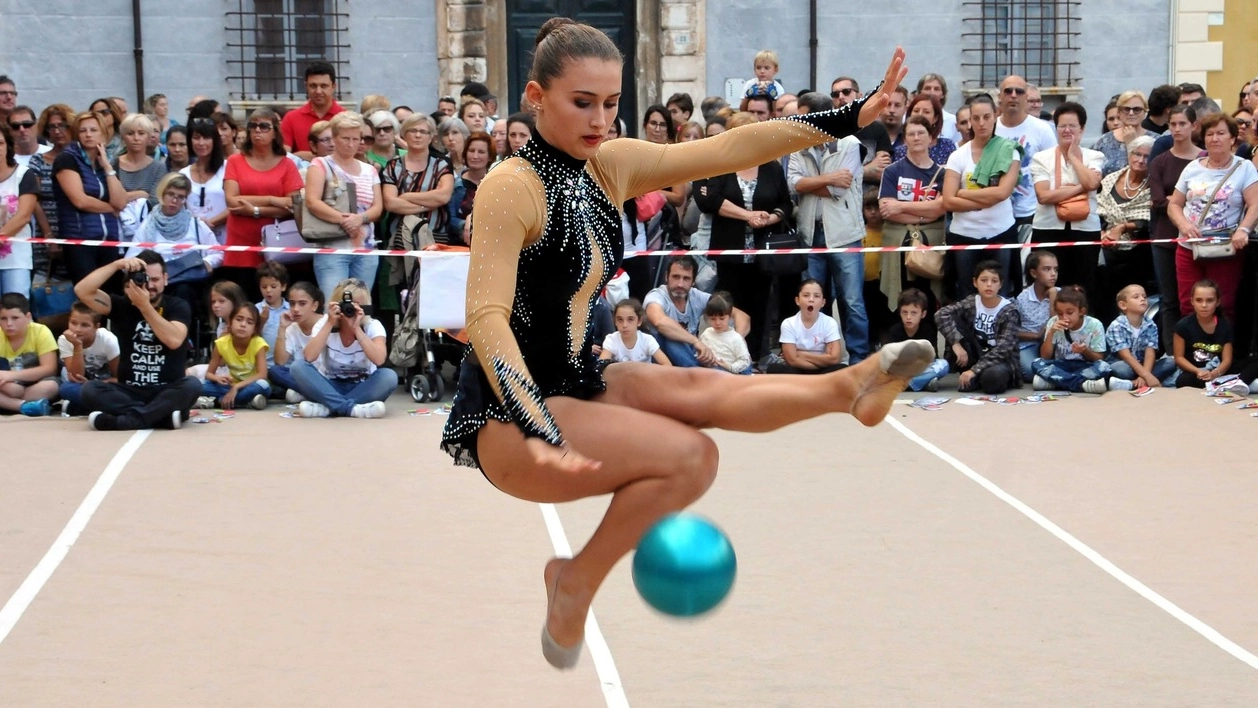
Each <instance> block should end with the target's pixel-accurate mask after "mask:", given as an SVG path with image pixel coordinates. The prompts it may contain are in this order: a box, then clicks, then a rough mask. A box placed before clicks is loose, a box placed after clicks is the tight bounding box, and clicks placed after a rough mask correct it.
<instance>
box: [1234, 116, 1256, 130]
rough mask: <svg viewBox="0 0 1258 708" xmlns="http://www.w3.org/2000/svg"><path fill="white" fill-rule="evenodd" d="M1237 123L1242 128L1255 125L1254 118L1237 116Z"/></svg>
mask: <svg viewBox="0 0 1258 708" xmlns="http://www.w3.org/2000/svg"><path fill="white" fill-rule="evenodd" d="M1236 124H1237V125H1239V126H1240V127H1242V128H1248V127H1249V126H1251V125H1253V124H1254V122H1253V121H1252V120H1247V119H1245V118H1237V119H1236Z"/></svg>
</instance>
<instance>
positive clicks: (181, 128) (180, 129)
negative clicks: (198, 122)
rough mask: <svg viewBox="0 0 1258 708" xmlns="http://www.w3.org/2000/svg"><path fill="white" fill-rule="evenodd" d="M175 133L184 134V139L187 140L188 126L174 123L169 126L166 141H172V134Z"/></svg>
mask: <svg viewBox="0 0 1258 708" xmlns="http://www.w3.org/2000/svg"><path fill="white" fill-rule="evenodd" d="M175 133H178V134H180V135H182V136H183V139H184V140H187V139H188V126H186V125H172V126H170V127H169V128H167V129H166V142H170V136H172V135H174V134H175Z"/></svg>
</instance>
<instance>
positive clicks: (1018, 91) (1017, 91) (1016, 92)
mask: <svg viewBox="0 0 1258 708" xmlns="http://www.w3.org/2000/svg"><path fill="white" fill-rule="evenodd" d="M1000 92H1001V93H1003V94H1004V95H1006V96H1025V95H1026V89H1024V88H1019V87H1017V86H1007V87H1005V88H1003V89H1001V90H1000Z"/></svg>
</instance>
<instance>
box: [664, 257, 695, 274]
mask: <svg viewBox="0 0 1258 708" xmlns="http://www.w3.org/2000/svg"><path fill="white" fill-rule="evenodd" d="M673 266H681V267H682V268H683V269H685V270H688V271H690V275H692V276H693V275H697V274H698V273H699V261H696V260H695V259H694V256H673V257H672V258H669V259H668V266H667V267H666V268H664V274H665V275H668V274H669V273H671V272H673Z"/></svg>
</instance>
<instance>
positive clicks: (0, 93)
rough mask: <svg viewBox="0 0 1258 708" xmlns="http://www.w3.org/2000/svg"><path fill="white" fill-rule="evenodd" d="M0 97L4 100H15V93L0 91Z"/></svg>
mask: <svg viewBox="0 0 1258 708" xmlns="http://www.w3.org/2000/svg"><path fill="white" fill-rule="evenodd" d="M0 96H3V97H4V98H17V91H0Z"/></svg>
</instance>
